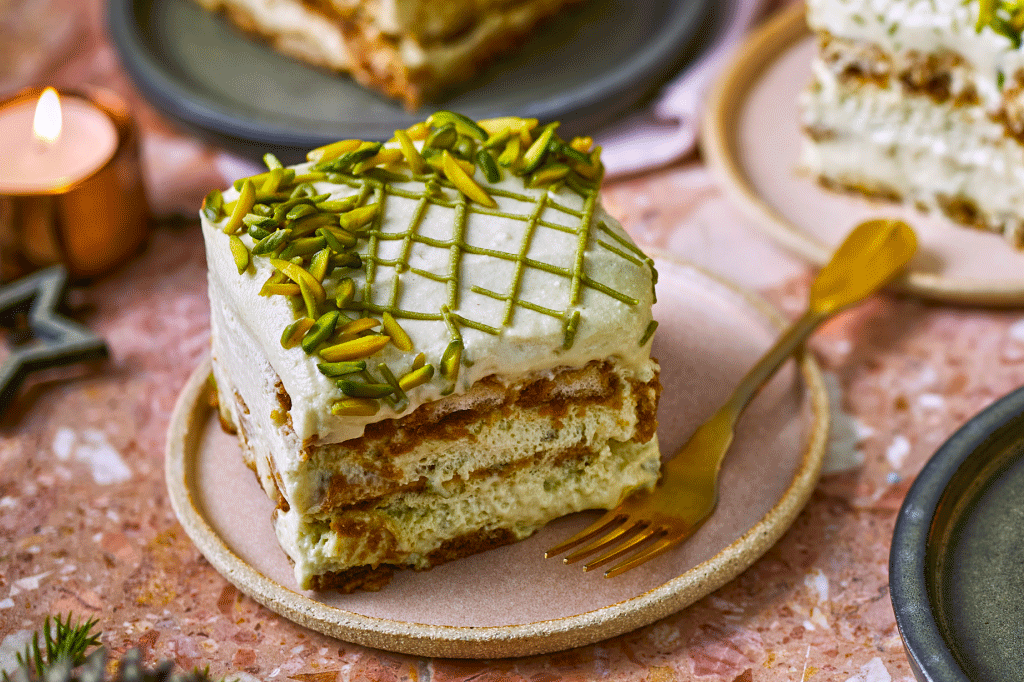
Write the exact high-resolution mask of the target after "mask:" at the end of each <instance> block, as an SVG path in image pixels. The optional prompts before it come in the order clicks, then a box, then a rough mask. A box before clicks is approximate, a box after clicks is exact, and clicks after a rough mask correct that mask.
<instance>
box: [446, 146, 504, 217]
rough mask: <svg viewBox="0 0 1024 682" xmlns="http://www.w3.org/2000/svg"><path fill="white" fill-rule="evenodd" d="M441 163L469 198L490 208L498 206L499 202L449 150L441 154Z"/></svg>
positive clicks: (458, 187)
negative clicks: (467, 172)
mask: <svg viewBox="0 0 1024 682" xmlns="http://www.w3.org/2000/svg"><path fill="white" fill-rule="evenodd" d="M441 164H442V167H443V169H444V174H445V175H447V176H448V179H449V180H450V181H451V183H452V184H453V185H455V187H456V188H457V189H458V190H459V191H460V192H462V193H463V194H465V195H466V197H468V198H469V199H472V200H473V201H475V202H477V203H478V204H482V205H484V206H487V207H489V208H497V207H498V203H497V202H496V201H495V200H494V199H492V198H491V195H490V194H488V193H487V192H485V191H484V189H483V188H482V187H481V186H480V185H478V184H476V181H475V180H473V178H471V177H469V175H467V174H466V171H464V170H462V167H461V166H459V165H458V164H457V163H455V159H454V158H453V157H452V155H451V154H449V153H448V152H447V151H445V152H444V154H443V155H442V156H441Z"/></svg>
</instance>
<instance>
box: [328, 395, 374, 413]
mask: <svg viewBox="0 0 1024 682" xmlns="http://www.w3.org/2000/svg"><path fill="white" fill-rule="evenodd" d="M379 410H380V403H379V402H378V401H376V400H371V399H368V398H345V399H343V400H339V401H338V402H336V403H334V405H332V406H331V414H334V415H337V416H339V417H372V416H373V415H375V414H377V412H378V411H379Z"/></svg>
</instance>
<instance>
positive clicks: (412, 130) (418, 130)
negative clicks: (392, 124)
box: [405, 121, 430, 140]
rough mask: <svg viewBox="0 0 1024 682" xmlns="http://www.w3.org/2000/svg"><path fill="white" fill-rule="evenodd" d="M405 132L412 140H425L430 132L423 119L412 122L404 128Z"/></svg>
mask: <svg viewBox="0 0 1024 682" xmlns="http://www.w3.org/2000/svg"><path fill="white" fill-rule="evenodd" d="M405 132H406V134H408V135H409V137H410V139H413V140H425V139H427V135H429V134H430V126H428V125H427V124H426V122H425V121H420V122H419V123H414V124H412V125H411V126H409V127H408V128H406V129H405Z"/></svg>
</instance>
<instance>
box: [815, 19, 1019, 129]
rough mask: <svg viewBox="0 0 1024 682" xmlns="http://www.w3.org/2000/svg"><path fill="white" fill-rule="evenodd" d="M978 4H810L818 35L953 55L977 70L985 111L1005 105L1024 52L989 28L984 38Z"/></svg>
mask: <svg viewBox="0 0 1024 682" xmlns="http://www.w3.org/2000/svg"><path fill="white" fill-rule="evenodd" d="M978 12H979V2H977V1H976V0H971V1H969V2H965V1H964V0H858V1H856V2H853V1H851V0H807V22H808V24H809V25H810V27H811V28H812V29H814V30H816V31H826V32H828V33H829V34H831V35H834V36H838V37H841V38H848V39H851V40H858V41H864V42H868V43H873V44H875V45H878V46H879V47H881V48H882V49H883V50H885V51H886V52H889V53H891V54H896V53H899V52H904V51H911V50H913V51H917V52H922V53H941V52H945V51H952V52H955V53H957V54H959V55H960V56H961V57H963V58H964V59H965V60H967V62H969V63H970V64H971V65H973V67H974V73H973V75H972V77H973V81H974V86H975V88H976V90H977V93H978V95H979V97H980V98H981V101H982V102H983V103H984V106H985V108H986V109H988V110H990V111H995V110H996V109H998V107H999V105H1000V103H1001V101H1002V86H1001V83H1002V82H1003V81H1004V79H1005V82H1006V83H1010V82H1012V81H1013V78H1012V77H1013V76H1014V75H1015V74H1016V73H1017V71H1018V70H1020V69H1022V68H1024V51H1022V50H1021V49H1016V48H1014V46H1013V43H1012V42H1011V41H1010V39H1009V38H1007V37H1005V36H1002V35H999V34H998V33H996V32H995V31H993V30H992V29H991V28H989V27H985V28H984V29H982V31H981V32H980V33H979V32H978V31H977V30H976V29H975V26H976V25H977V21H978Z"/></svg>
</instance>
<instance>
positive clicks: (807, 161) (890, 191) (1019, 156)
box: [801, 62, 1024, 245]
mask: <svg viewBox="0 0 1024 682" xmlns="http://www.w3.org/2000/svg"><path fill="white" fill-rule="evenodd" d="M815 67H816V68H815V81H814V83H813V84H812V85H811V87H810V88H809V89H808V90H807V91H806V92H805V93H804V94H803V96H802V100H801V108H802V112H803V125H804V127H805V129H806V130H807V132H808V135H807V139H805V142H804V145H803V148H802V150H801V166H803V167H804V168H805V169H806V170H807V171H809V172H810V173H811V174H813V175H814V176H815V177H817V178H819V179H820V180H822V181H823V182H825V183H826V184H828V185H832V186H836V187H841V188H847V189H853V190H856V191H859V192H863V193H866V194H870V195H876V196H881V197H886V198H893V199H901V200H902V201H904V202H906V203H910V204H914V205H917V206H920V207H925V208H928V209H932V210H938V211H941V212H942V213H944V214H946V215H947V216H949V217H950V218H952V219H954V220H956V221H958V222H961V223H964V224H967V225H972V226H975V227H979V228H982V229H988V230H992V231H995V232H1000V233H1002V234H1004V235H1005V236H1006V238H1007V239H1008V240H1009V241H1010V242H1011V243H1014V244H1017V245H1020V244H1021V241H1022V220H1021V216H1022V209H1021V207H1022V206H1024V147H1022V145H1021V144H1020V142H1018V141H1017V139H1015V138H1014V137H1011V136H1008V135H1006V133H1005V128H1004V126H1003V124H1002V123H1001V122H1000V121H998V120H994V119H993V118H992V117H991V116H989V115H988V114H987V113H986V112H985V111H984V110H983V109H982V108H981V107H978V106H961V105H958V104H957V103H956V102H954V101H952V100H947V101H944V102H936V101H935V100H934V99H932V98H931V97H930V96H928V95H927V94H923V93H922V94H915V93H909V92H905V91H904V90H903V89H902V88H898V87H897V88H893V87H879V86H878V85H876V84H875V83H872V82H866V81H864V82H853V81H849V80H842V79H838V78H837V77H836V75H835V73H834V72H833V71H832V70H830V69H828V68H826V67H825V66H824V65H822V64H821V63H820V62H819V63H816V64H815Z"/></svg>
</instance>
